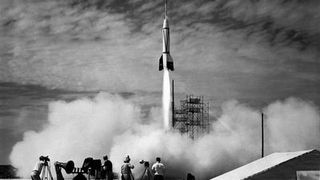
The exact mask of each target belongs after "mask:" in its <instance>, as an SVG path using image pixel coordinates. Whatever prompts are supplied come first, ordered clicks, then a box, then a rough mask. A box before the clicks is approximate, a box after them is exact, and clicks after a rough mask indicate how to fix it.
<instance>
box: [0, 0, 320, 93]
mask: <svg viewBox="0 0 320 180" xmlns="http://www.w3.org/2000/svg"><path fill="white" fill-rule="evenodd" d="M319 4H320V3H319V2H317V1H312V0H308V1H303V2H301V1H284V0H283V1H267V0H261V1H249V0H244V1H243V0H242V1H239V0H228V1H221V0H217V1H188V0H187V1H183V2H180V1H169V5H168V6H169V11H168V13H169V18H170V23H171V24H170V25H171V31H172V33H171V38H172V39H171V40H172V45H171V47H172V56H173V58H174V60H175V66H176V71H175V72H174V74H173V77H174V78H175V79H176V80H177V91H181V92H185V91H188V92H193V93H199V94H204V95H208V96H218V97H219V98H221V99H228V98H242V97H246V98H252V99H255V98H264V97H263V96H265V95H266V94H267V95H268V97H269V98H271V99H275V98H279V97H280V98H284V96H290V95H292V94H298V95H299V94H301V96H307V97H306V98H315V97H314V96H313V95H312V97H311V95H310V94H315V92H313V91H316V90H317V89H318V88H319V86H320V84H319V83H318V82H319V81H318V79H319V77H320V76H319V74H320V72H319V70H318V69H319V67H320V65H319V56H320V54H319V51H318V50H319V39H320V38H319V37H320V36H319V33H318V32H319V31H318V30H319V28H320V27H319V26H320V24H319V22H320V21H319V14H320V13H319V12H318V11H317V9H318V7H319ZM1 8H2V10H1V12H2V16H1V20H0V21H1V27H0V28H1V35H0V38H1V41H2V42H4V43H3V44H2V45H1V48H0V52H1V56H0V57H1V62H0V63H1V69H0V80H1V81H13V82H18V83H32V84H40V85H43V86H47V87H50V88H62V89H72V90H80V91H81V90H93V89H94V90H96V89H104V90H108V91H137V90H143V91H158V89H161V88H160V87H161V74H160V73H157V59H158V58H159V56H160V53H161V31H160V30H161V23H162V18H163V2H162V1H160V0H159V1H149V0H148V1H147V0H136V1H100V0H96V1H85V0H83V1H76V0H74V1H68V2H65V1H41V2H39V1H28V2H22V1H19V0H17V1H2V3H1ZM303 87H313V88H311V89H312V92H311V93H308V94H309V95H310V96H309V95H307V94H303V93H302V92H300V91H302V89H303ZM316 99H320V98H319V97H316Z"/></svg>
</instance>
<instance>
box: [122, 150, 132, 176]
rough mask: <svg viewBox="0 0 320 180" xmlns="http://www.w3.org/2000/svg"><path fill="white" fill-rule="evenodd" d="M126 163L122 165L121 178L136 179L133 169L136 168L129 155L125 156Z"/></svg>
mask: <svg viewBox="0 0 320 180" xmlns="http://www.w3.org/2000/svg"><path fill="white" fill-rule="evenodd" d="M123 162H124V164H123V165H122V166H121V179H122V180H134V177H133V175H132V172H131V169H133V168H134V166H133V165H132V164H130V157H129V155H127V156H126V157H125V158H124V161H123Z"/></svg>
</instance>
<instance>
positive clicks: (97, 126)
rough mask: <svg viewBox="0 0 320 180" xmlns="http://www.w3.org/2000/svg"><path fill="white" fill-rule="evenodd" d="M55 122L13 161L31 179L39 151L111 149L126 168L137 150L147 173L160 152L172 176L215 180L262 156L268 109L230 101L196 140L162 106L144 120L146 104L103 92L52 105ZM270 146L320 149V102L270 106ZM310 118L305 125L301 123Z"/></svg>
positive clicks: (28, 136) (79, 157)
mask: <svg viewBox="0 0 320 180" xmlns="http://www.w3.org/2000/svg"><path fill="white" fill-rule="evenodd" d="M49 110H50V113H49V117H48V121H49V122H48V124H47V126H46V127H44V129H43V130H41V131H39V132H33V131H30V132H26V133H25V134H24V139H23V141H21V142H18V143H17V144H16V145H15V146H14V148H13V151H12V153H11V156H10V159H11V161H12V164H13V165H14V166H15V167H18V168H19V173H20V175H22V176H24V177H27V176H28V175H29V172H30V171H31V170H32V168H33V165H34V163H35V162H36V160H37V158H38V156H39V155H42V154H44V155H49V156H50V157H51V159H52V161H55V160H58V161H67V160H70V159H72V160H74V161H75V163H76V165H77V166H81V165H82V161H83V159H84V158H86V157H88V156H91V157H94V158H100V159H101V158H102V156H103V155H105V154H108V155H109V157H110V159H111V160H112V162H113V164H114V171H115V172H119V170H120V166H121V164H122V162H123V158H124V156H125V155H127V154H129V155H130V157H131V159H132V163H133V164H134V165H135V166H136V168H135V169H134V174H135V177H136V178H138V177H139V176H140V174H141V171H142V169H141V168H142V167H141V166H140V165H139V164H138V161H139V160H141V159H144V160H148V161H151V163H153V162H154V160H155V157H157V156H160V157H161V158H162V160H163V162H164V164H165V165H166V167H167V171H166V175H167V176H175V177H185V175H186V173H188V172H191V173H192V174H194V175H195V176H196V178H197V179H208V178H210V177H214V176H215V175H219V174H221V173H223V172H225V171H227V170H230V169H233V168H235V167H237V166H239V165H242V164H245V163H247V162H249V161H252V160H255V159H257V158H259V157H260V142H261V141H260V130H261V129H260V127H261V124H260V111H258V110H256V109H253V108H250V107H248V106H247V105H245V104H241V103H239V102H238V101H235V100H233V101H228V102H226V103H224V104H223V106H222V115H221V116H220V117H219V118H218V119H217V121H215V122H214V123H213V124H212V131H211V133H210V134H208V135H205V136H203V137H200V138H199V139H197V140H195V141H193V140H191V139H189V138H188V137H187V136H185V135H181V134H180V133H178V132H174V131H167V132H166V131H164V130H163V123H162V115H161V109H160V108H153V109H151V110H150V111H151V112H150V114H149V115H148V117H146V119H147V120H148V121H149V123H145V121H142V119H143V118H142V113H141V107H140V106H139V105H136V104H135V103H134V102H133V101H131V100H130V99H127V100H125V99H123V98H120V97H119V96H117V95H110V94H104V93H101V94H99V95H97V96H96V97H95V98H93V99H79V100H76V101H72V102H63V101H57V102H53V103H51V104H50V107H49ZM264 112H265V114H266V117H267V118H266V122H267V123H266V130H267V132H268V133H266V137H268V141H266V143H267V144H266V149H267V153H272V152H274V151H290V150H302V149H306V148H307V149H311V148H319V138H320V134H319V124H320V115H319V111H318V109H317V107H315V106H314V105H313V104H312V103H309V102H304V101H302V100H298V99H294V98H289V99H287V100H285V101H278V102H275V103H273V104H271V105H269V106H267V107H266V108H265V109H264ZM302 119H303V123H301V121H302Z"/></svg>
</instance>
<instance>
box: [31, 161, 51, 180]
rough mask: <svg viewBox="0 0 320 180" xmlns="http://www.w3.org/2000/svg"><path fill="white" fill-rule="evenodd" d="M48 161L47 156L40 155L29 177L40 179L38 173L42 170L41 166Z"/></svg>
mask: <svg viewBox="0 0 320 180" xmlns="http://www.w3.org/2000/svg"><path fill="white" fill-rule="evenodd" d="M47 161H49V158H48V157H45V156H40V157H39V161H38V162H37V163H36V165H35V167H34V168H33V170H32V172H31V179H32V180H40V173H41V171H42V168H43V166H45V165H46V163H48V162H47Z"/></svg>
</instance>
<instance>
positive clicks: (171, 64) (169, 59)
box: [167, 54, 174, 71]
mask: <svg viewBox="0 0 320 180" xmlns="http://www.w3.org/2000/svg"><path fill="white" fill-rule="evenodd" d="M167 68H168V69H169V70H171V71H174V66H173V59H172V57H171V55H170V54H168V61H167Z"/></svg>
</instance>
